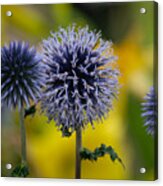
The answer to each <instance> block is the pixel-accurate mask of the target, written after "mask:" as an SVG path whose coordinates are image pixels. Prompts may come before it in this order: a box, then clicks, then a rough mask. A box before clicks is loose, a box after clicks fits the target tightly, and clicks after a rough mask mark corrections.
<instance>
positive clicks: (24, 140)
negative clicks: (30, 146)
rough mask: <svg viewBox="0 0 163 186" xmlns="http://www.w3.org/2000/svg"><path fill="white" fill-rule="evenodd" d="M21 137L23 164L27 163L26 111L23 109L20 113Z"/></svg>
mask: <svg viewBox="0 0 163 186" xmlns="http://www.w3.org/2000/svg"><path fill="white" fill-rule="evenodd" d="M19 114H20V136H21V155H22V160H21V161H22V164H26V163H27V156H26V131H25V125H24V109H21V110H20V112H19Z"/></svg>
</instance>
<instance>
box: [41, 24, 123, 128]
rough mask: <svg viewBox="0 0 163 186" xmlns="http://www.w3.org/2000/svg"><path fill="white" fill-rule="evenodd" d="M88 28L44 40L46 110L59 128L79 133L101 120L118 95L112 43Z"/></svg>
mask: <svg viewBox="0 0 163 186" xmlns="http://www.w3.org/2000/svg"><path fill="white" fill-rule="evenodd" d="M100 37H101V34H100V33H96V32H95V31H90V30H89V28H88V26H86V27H84V28H77V27H76V26H74V25H73V26H70V27H68V28H67V29H64V28H60V29H59V31H58V32H55V33H51V36H50V37H49V38H48V39H47V40H43V54H44V57H43V61H44V63H45V66H46V72H45V73H46V76H47V77H46V90H45V91H44V93H43V99H42V109H43V110H44V111H45V112H46V114H47V116H48V118H49V120H52V119H54V121H55V122H56V124H57V126H60V127H61V126H62V127H63V128H72V129H76V128H77V127H78V126H79V127H84V126H85V125H86V124H87V123H89V122H90V123H91V124H92V125H93V122H94V121H95V120H101V119H102V118H103V117H105V116H106V115H107V114H108V112H109V110H110V109H111V108H112V100H113V98H115V97H116V96H117V93H118V88H119V84H118V75H119V71H118V70H117V69H116V68H115V67H113V63H114V62H115V60H116V59H117V57H116V56H114V55H113V51H112V48H111V45H112V43H111V42H108V41H104V40H102V39H101V38H100Z"/></svg>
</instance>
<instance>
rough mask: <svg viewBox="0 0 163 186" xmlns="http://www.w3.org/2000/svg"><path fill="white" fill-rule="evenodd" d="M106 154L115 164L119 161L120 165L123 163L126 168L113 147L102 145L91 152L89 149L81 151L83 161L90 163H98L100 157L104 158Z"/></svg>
mask: <svg viewBox="0 0 163 186" xmlns="http://www.w3.org/2000/svg"><path fill="white" fill-rule="evenodd" d="M105 154H109V155H110V158H111V160H112V161H113V162H114V161H115V160H116V159H117V160H118V161H119V163H121V165H122V166H123V168H125V166H124V164H123V162H122V160H121V158H120V157H119V156H118V154H117V153H116V152H115V151H114V149H113V148H112V147H111V146H108V147H107V146H106V145H105V144H101V146H100V147H97V148H96V149H95V150H94V151H91V150H89V149H87V148H83V149H82V150H81V151H80V156H81V159H83V160H90V161H96V160H97V159H98V158H99V157H102V156H104V155H105Z"/></svg>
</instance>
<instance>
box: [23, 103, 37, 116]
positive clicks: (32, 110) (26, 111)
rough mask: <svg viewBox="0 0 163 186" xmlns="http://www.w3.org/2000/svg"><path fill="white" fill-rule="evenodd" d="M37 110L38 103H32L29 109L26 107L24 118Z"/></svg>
mask: <svg viewBox="0 0 163 186" xmlns="http://www.w3.org/2000/svg"><path fill="white" fill-rule="evenodd" d="M35 112H36V105H32V106H31V107H29V108H28V109H25V113H24V118H26V117H27V116H29V115H34V114H35Z"/></svg>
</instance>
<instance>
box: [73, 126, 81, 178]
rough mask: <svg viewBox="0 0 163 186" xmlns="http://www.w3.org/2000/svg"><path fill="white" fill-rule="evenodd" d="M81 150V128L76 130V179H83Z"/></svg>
mask: <svg viewBox="0 0 163 186" xmlns="http://www.w3.org/2000/svg"><path fill="white" fill-rule="evenodd" d="M81 148H82V131H81V128H80V127H78V128H77V129H76V170H75V178H76V179H80V177H81V156H80V151H81Z"/></svg>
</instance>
